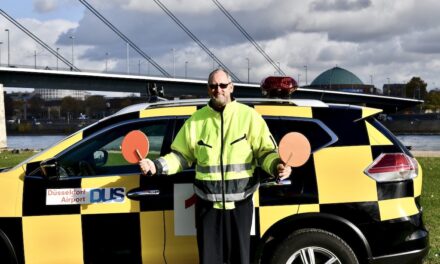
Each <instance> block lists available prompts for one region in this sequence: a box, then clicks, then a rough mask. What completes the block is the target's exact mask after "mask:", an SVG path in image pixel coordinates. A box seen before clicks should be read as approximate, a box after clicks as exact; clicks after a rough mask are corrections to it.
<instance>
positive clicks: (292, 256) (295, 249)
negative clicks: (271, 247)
mask: <svg viewBox="0 0 440 264" xmlns="http://www.w3.org/2000/svg"><path fill="white" fill-rule="evenodd" d="M270 263H272V264H281V263H282V264H297V263H308V264H319V263H334V264H358V263H359V262H358V260H357V257H356V255H355V254H354V252H353V250H352V249H351V248H350V246H348V245H347V243H345V242H344V240H342V239H341V238H340V237H338V236H336V235H335V234H333V233H330V232H327V231H325V230H321V229H301V230H298V231H295V232H294V233H292V234H291V235H289V236H288V237H287V238H286V239H285V240H284V241H282V242H281V243H280V244H279V246H278V247H277V248H276V249H275V252H274V254H273V257H272V260H271V261H270Z"/></svg>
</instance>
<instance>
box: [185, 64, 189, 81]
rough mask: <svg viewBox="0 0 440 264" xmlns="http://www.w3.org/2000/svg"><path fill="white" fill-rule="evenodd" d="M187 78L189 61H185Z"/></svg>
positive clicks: (186, 76)
mask: <svg viewBox="0 0 440 264" xmlns="http://www.w3.org/2000/svg"><path fill="white" fill-rule="evenodd" d="M185 78H188V61H185Z"/></svg>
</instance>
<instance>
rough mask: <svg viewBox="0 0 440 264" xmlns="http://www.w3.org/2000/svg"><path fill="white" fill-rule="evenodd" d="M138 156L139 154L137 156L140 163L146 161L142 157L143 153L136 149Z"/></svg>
mask: <svg viewBox="0 0 440 264" xmlns="http://www.w3.org/2000/svg"><path fill="white" fill-rule="evenodd" d="M136 154H137V156H138V158H139V161H141V160H143V159H144V157H142V155H141V153H140V152H139V149H136Z"/></svg>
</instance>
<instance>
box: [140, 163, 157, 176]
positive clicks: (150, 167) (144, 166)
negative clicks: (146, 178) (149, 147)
mask: <svg viewBox="0 0 440 264" xmlns="http://www.w3.org/2000/svg"><path fill="white" fill-rule="evenodd" d="M139 166H140V167H141V172H142V174H143V175H147V174H148V172H151V175H154V174H156V166H155V165H154V162H153V161H152V160H150V159H142V160H141V161H139Z"/></svg>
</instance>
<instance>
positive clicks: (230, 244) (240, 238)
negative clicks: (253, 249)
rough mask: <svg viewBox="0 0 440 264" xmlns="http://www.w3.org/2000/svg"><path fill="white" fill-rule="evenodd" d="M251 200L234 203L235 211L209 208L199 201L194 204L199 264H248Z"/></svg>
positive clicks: (210, 204)
mask: <svg viewBox="0 0 440 264" xmlns="http://www.w3.org/2000/svg"><path fill="white" fill-rule="evenodd" d="M252 213H253V204H252V196H251V197H249V198H247V199H246V200H243V201H239V202H236V203H235V209H231V210H221V209H215V208H213V203H212V202H209V201H204V200H202V199H200V198H198V199H197V202H196V228H197V244H198V248H199V260H200V264H216V263H219V264H223V263H229V264H239V263H241V264H249V259H250V252H249V250H250V232H251V226H252Z"/></svg>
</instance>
